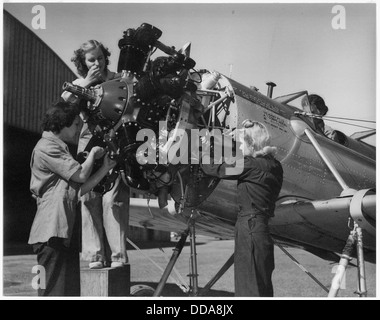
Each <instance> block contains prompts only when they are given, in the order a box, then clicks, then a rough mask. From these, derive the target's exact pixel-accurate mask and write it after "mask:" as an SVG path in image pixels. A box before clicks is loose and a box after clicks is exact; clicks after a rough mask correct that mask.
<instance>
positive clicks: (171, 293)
mask: <svg viewBox="0 0 380 320" xmlns="http://www.w3.org/2000/svg"><path fill="white" fill-rule="evenodd" d="M157 285H158V283H156V282H140V281H139V282H131V288H132V287H133V286H147V287H150V288H152V289H153V291H154V290H155V289H156V288H157ZM202 289H203V288H201V287H200V288H199V292H200V295H198V296H203V297H233V296H234V293H233V292H228V291H223V290H212V289H211V290H209V291H207V292H204V293H203V292H202V291H203V290H202ZM153 291H152V292H153ZM151 296H152V295H151ZM160 297H188V298H191V297H192V296H191V295H190V294H189V293H185V292H183V291H182V290H181V289H180V288H179V287H178V286H177V285H176V284H173V283H167V284H165V286H164V289H163V290H162V293H161V295H160Z"/></svg>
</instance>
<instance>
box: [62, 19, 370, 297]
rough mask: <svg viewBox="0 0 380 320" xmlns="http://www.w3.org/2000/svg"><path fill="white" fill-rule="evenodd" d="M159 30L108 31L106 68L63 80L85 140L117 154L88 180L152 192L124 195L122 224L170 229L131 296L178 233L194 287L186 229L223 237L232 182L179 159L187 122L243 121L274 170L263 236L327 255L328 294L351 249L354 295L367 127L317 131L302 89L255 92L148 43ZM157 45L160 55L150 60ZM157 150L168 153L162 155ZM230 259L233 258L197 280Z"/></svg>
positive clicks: (230, 214)
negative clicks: (279, 169)
mask: <svg viewBox="0 0 380 320" xmlns="http://www.w3.org/2000/svg"><path fill="white" fill-rule="evenodd" d="M161 35H162V32H161V31H160V30H159V29H158V28H156V27H154V26H152V25H150V24H147V23H143V24H142V25H141V26H140V27H138V28H137V29H133V28H130V29H127V30H126V31H125V32H124V34H123V37H122V39H120V41H119V48H120V56H119V62H118V72H119V73H120V76H119V77H118V78H116V79H114V80H111V81H107V82H104V83H101V84H99V85H96V86H95V87H92V88H90V89H85V88H82V87H79V86H75V85H73V84H71V83H68V82H66V83H65V84H64V85H63V90H66V91H70V92H72V93H74V94H76V95H77V96H78V97H80V98H82V99H84V100H87V105H86V112H87V113H88V114H89V123H92V124H93V128H94V129H93V135H94V137H93V140H91V142H92V143H91V142H90V143H89V146H88V148H90V147H92V146H93V145H94V144H98V145H103V146H106V147H107V148H108V150H109V154H110V156H111V157H112V158H114V159H116V160H117V162H118V164H117V166H116V167H115V168H114V170H113V172H112V174H109V175H108V176H107V177H106V178H105V179H103V181H102V182H101V183H100V185H99V189H98V190H100V191H101V192H107V190H109V189H110V187H111V186H112V181H113V180H114V179H115V176H117V174H121V175H122V177H123V180H124V182H125V183H126V184H127V185H128V186H130V187H131V188H132V189H136V190H138V191H141V192H143V193H146V194H147V195H149V196H150V195H155V196H157V197H158V201H157V202H156V201H151V200H150V199H148V200H147V199H139V198H131V199H130V225H132V226H139V227H144V228H149V229H157V230H162V231H168V232H176V233H178V234H179V235H181V237H180V240H179V242H178V244H177V246H176V248H175V250H174V251H173V256H172V258H171V260H170V261H169V263H168V266H167V268H166V270H165V272H164V274H163V276H162V278H161V281H160V283H159V284H158V286H157V288H156V289H152V288H146V287H142V288H140V289H141V290H140V291H139V292H137V291H136V292H135V295H153V296H159V295H160V294H161V292H162V289H163V287H164V285H165V283H166V280H167V279H168V277H169V275H170V273H171V271H172V269H173V267H174V265H175V262H176V260H177V258H178V256H179V254H180V253H181V250H182V248H183V246H184V244H185V241H186V239H187V237H188V236H190V244H191V274H190V288H191V295H193V296H197V295H202V294H205V291H204V290H199V288H198V282H197V261H196V254H195V253H196V243H195V233H198V234H202V235H208V236H213V237H217V238H223V239H233V238H234V224H235V222H236V218H237V212H238V206H237V202H236V182H235V181H227V180H220V179H217V178H214V177H210V176H207V175H206V174H205V173H204V172H203V171H202V169H201V167H200V165H199V162H197V161H186V160H189V157H190V155H191V154H193V152H194V150H198V149H199V147H200V145H199V141H200V140H199V136H191V134H190V132H192V130H195V131H196V130H198V131H200V132H202V131H201V130H206V131H207V132H209V133H210V132H216V131H215V130H220V131H221V132H222V133H224V132H226V131H225V130H227V131H229V132H230V131H231V130H237V129H239V128H241V123H242V121H243V120H245V119H253V120H256V121H260V122H262V123H264V124H265V125H266V126H267V128H268V130H269V131H270V134H271V137H272V145H274V146H276V147H277V148H278V153H277V155H276V158H277V159H278V160H279V161H280V162H281V164H282V166H283V169H284V182H283V186H282V190H281V193H280V195H279V197H278V200H277V203H276V210H275V217H274V218H272V219H271V221H270V230H271V235H272V237H273V239H274V241H275V244H277V245H278V246H279V247H280V248H281V249H284V246H290V247H292V246H293V247H298V248H302V249H304V250H306V251H309V252H311V253H313V254H316V255H318V256H320V257H323V258H326V259H330V258H331V257H334V259H336V260H337V261H339V267H340V269H339V270H340V272H337V274H336V276H335V277H334V279H333V281H332V285H331V289H330V291H329V292H328V293H329V296H331V297H333V296H337V294H338V291H339V284H340V282H341V281H342V277H343V273H344V271H345V268H346V267H347V265H348V264H349V263H350V261H351V259H352V258H353V257H355V255H356V256H357V259H358V270H359V278H360V279H359V284H360V288H359V290H358V294H359V295H360V296H366V283H365V271H364V261H369V262H375V259H376V190H375V186H376V148H375V147H374V146H371V145H369V144H367V143H365V142H364V141H363V139H364V137H367V136H371V135H373V134H375V130H372V131H371V132H365V133H361V134H357V135H356V136H354V137H348V136H346V135H345V134H344V133H342V132H340V131H337V130H336V137H337V138H336V139H334V140H333V139H330V138H328V137H326V136H324V135H323V133H321V132H319V131H318V130H317V127H316V125H315V119H316V118H318V116H315V115H314V114H313V112H312V111H313V110H311V106H310V104H309V103H308V92H307V91H301V92H296V93H292V94H289V95H285V96H280V97H277V98H273V97H272V95H273V88H274V87H275V86H276V85H275V84H274V83H273V82H268V83H267V85H268V92H267V94H266V95H264V94H262V93H260V92H259V91H258V90H257V89H256V88H248V87H246V86H244V85H242V84H240V83H238V82H236V81H235V80H233V79H231V78H229V77H227V76H225V75H222V74H220V73H218V72H215V71H213V72H210V71H209V70H206V69H201V70H196V69H194V67H195V64H196V63H195V61H194V60H193V59H191V58H190V44H187V45H185V46H184V47H183V48H181V49H180V50H178V51H177V50H176V49H175V48H174V47H169V46H166V45H164V44H163V43H162V42H160V41H159V40H158V39H159V38H160V37H161ZM157 49H159V50H160V51H162V52H163V53H165V56H158V57H157V58H155V59H153V54H154V53H156V50H157ZM162 132H165V133H166V135H162ZM203 132H204V131H203ZM152 133H153V136H152ZM167 133H170V134H167ZM222 141H224V143H225V144H226V145H229V146H230V147H231V150H232V153H231V154H230V155H233V154H234V152H235V154H236V143H235V142H234V141H233V139H232V140H228V139H227V138H226V136H223V139H222ZM192 143H195V144H194V145H193V144H192ZM197 143H198V144H197ZM189 146H190V147H189ZM216 147H217V146H216V145H214V148H216ZM169 154H171V157H172V158H171V159H177V160H178V159H179V161H177V162H174V161H166V160H167V158H166V156H168V155H169ZM224 156H225V158H226V157H227V156H226V154H224ZM141 159H145V160H146V159H148V160H150V161H145V162H144V161H141ZM163 209H166V211H164V210H163ZM122 237H123V235H122ZM355 249H356V250H355ZM355 251H356V253H355ZM340 252H342V254H341V255H339V254H337V253H340ZM232 263H233V256H231V257H230V258H229V259H228V261H227V262H226V264H225V265H224V266H223V267H222V268H221V270H220V272H218V274H217V275H216V276H215V277H214V278H213V279H212V280H211V281H210V282H209V284H208V285H207V286H206V287H207V289H209V288H210V287H211V286H212V285H213V284H214V283H215V282H216V281H217V280H218V279H219V278H220V277H221V276H222V275H223V273H224V272H225V271H226V270H227V269H228V268H229V266H231V265H232ZM325 291H326V290H325Z"/></svg>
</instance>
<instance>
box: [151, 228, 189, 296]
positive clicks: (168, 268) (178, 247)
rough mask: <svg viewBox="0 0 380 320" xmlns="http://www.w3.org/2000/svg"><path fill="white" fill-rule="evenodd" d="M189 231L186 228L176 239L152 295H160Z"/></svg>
mask: <svg viewBox="0 0 380 320" xmlns="http://www.w3.org/2000/svg"><path fill="white" fill-rule="evenodd" d="M189 232H190V228H187V229H186V231H185V232H184V233H183V234H182V235H181V239H180V240H179V241H178V243H177V245H176V247H175V248H174V249H173V254H172V257H171V258H170V261H169V263H168V265H167V266H166V269H165V271H164V273H163V275H162V277H161V280H160V282H159V283H158V286H157V288H156V290H155V291H154V294H153V297H159V296H160V295H161V292H162V290H163V289H164V286H165V284H166V281H167V280H168V278H169V276H170V273H171V272H172V270H173V268H174V265H175V263H176V262H177V259H178V257H179V255H180V254H181V252H182V249H183V247H184V245H185V243H186V239H187V236H188V235H189Z"/></svg>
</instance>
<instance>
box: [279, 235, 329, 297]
mask: <svg viewBox="0 0 380 320" xmlns="http://www.w3.org/2000/svg"><path fill="white" fill-rule="evenodd" d="M273 242H274V243H275V244H276V245H277V246H278V247H279V248H280V249H281V250H282V252H284V253H285V254H286V255H287V256H288V257H289V258H290V259H291V260H292V261H293V262H294V263H295V264H296V265H297V267H299V268H300V269H301V270H302V271H303V272H305V273H306V274H307V275H308V276H309V277H310V278H311V279H313V280H314V281H315V282H316V283H317V284H318V285H319V286H320V287H321V288H322V289H323V290H325V291H326V292H327V293H329V290H328V289H327V288H326V287H325V286H324V285H323V284H322V283H321V282H320V281H319V280H318V279H317V278H316V277H314V276H313V275H312V274H311V273H310V272H309V271H307V270H306V269H305V267H304V266H303V265H301V264H300V263H299V262H298V261H297V260H296V258H294V257H293V256H292V255H291V254H290V253H289V252H288V251H286V249H285V248H284V247H283V246H282V245H281V244H279V243H278V242H277V241H276V240H275V239H273Z"/></svg>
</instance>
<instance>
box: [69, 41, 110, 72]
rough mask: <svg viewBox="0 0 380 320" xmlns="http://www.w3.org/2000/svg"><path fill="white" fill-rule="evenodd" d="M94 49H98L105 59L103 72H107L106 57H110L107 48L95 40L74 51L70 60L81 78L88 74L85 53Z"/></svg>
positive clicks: (107, 60)
mask: <svg viewBox="0 0 380 320" xmlns="http://www.w3.org/2000/svg"><path fill="white" fill-rule="evenodd" d="M96 48H100V49H101V50H102V52H103V55H104V59H105V68H106V69H105V70H106V72H107V66H108V65H109V59H108V57H109V56H110V55H111V53H110V52H109V50H108V48H106V47H105V46H104V45H103V44H102V43H101V42H99V41H97V40H88V41H86V42H84V43H82V45H81V46H80V47H79V49H78V50H75V51H74V56H73V57H72V58H71V61H72V62H74V65H75V67H76V68H77V71H78V74H79V75H80V76H81V77H83V78H84V77H86V76H87V73H88V68H87V66H86V62H85V61H86V53H87V52H89V51H91V50H94V49H96Z"/></svg>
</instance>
